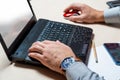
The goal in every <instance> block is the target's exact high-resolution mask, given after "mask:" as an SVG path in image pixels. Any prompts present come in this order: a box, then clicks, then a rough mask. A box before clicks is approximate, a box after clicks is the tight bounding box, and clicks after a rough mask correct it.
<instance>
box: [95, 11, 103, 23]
mask: <svg viewBox="0 0 120 80" xmlns="http://www.w3.org/2000/svg"><path fill="white" fill-rule="evenodd" d="M96 22H105V20H104V11H97V12H96Z"/></svg>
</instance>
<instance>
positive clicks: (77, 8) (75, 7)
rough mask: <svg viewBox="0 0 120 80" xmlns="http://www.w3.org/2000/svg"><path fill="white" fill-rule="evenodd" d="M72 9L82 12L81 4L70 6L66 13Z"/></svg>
mask: <svg viewBox="0 0 120 80" xmlns="http://www.w3.org/2000/svg"><path fill="white" fill-rule="evenodd" d="M71 9H75V10H81V7H80V3H79V4H78V3H73V4H71V5H70V6H68V7H67V8H65V10H64V12H68V11H69V10H71Z"/></svg>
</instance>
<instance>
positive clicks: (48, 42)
mask: <svg viewBox="0 0 120 80" xmlns="http://www.w3.org/2000/svg"><path fill="white" fill-rule="evenodd" d="M42 43H44V44H53V43H55V41H50V40H45V41H43V42H42Z"/></svg>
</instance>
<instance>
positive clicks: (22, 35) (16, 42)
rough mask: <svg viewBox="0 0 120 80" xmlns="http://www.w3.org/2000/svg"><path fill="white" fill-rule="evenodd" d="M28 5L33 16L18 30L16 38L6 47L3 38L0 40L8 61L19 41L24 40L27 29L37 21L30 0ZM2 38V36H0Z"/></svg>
mask: <svg viewBox="0 0 120 80" xmlns="http://www.w3.org/2000/svg"><path fill="white" fill-rule="evenodd" d="M27 2H28V5H29V7H30V10H31V12H32V14H33V16H32V17H31V19H30V20H29V22H28V23H27V24H26V26H25V27H24V29H23V30H22V31H21V32H20V34H19V35H18V36H17V38H16V39H15V40H14V41H13V43H12V44H11V45H10V47H9V48H7V47H6V44H5V42H4V40H2V43H3V45H4V50H5V52H6V55H7V57H8V59H9V60H10V61H12V57H11V55H12V54H14V52H15V51H16V49H17V48H18V47H19V45H20V44H21V42H22V41H23V40H24V38H25V37H26V36H27V34H28V33H29V31H30V30H31V28H32V27H33V26H34V25H35V23H36V22H37V19H36V16H35V14H34V11H33V9H32V6H31V4H30V0H27ZM0 37H1V38H2V36H0Z"/></svg>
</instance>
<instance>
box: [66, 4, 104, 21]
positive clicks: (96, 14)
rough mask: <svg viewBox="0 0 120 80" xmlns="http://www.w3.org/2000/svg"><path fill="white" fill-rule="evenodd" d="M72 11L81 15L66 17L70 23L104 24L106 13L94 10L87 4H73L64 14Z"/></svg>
mask: <svg viewBox="0 0 120 80" xmlns="http://www.w3.org/2000/svg"><path fill="white" fill-rule="evenodd" d="M71 10H77V11H78V13H79V14H80V15H77V16H69V17H65V18H66V19H68V20H70V21H73V22H80V23H95V22H104V12H103V11H99V10H96V9H93V8H91V7H90V6H88V5H86V4H81V3H73V4H71V5H70V6H68V7H67V8H66V9H65V10H64V12H65V13H66V12H69V11H71Z"/></svg>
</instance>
